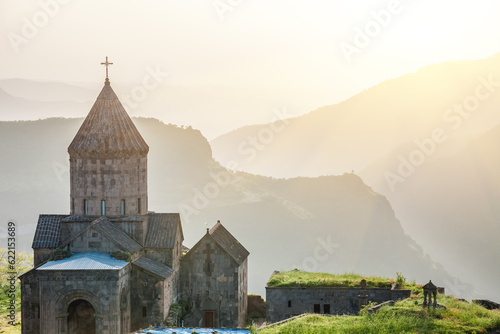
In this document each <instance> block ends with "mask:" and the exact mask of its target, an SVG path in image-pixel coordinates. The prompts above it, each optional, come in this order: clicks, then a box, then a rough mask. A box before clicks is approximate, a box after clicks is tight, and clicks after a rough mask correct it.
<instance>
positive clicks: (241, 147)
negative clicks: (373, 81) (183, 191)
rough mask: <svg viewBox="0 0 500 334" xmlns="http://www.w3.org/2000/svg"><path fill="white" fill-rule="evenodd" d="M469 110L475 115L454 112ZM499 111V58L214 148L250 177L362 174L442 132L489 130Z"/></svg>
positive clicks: (434, 72) (262, 128)
mask: <svg viewBox="0 0 500 334" xmlns="http://www.w3.org/2000/svg"><path fill="white" fill-rule="evenodd" d="M485 82H486V84H485ZM478 86H480V88H478ZM475 95H478V96H479V97H480V99H479V98H475ZM475 102H478V104H477V106H476V105H474V103H475ZM464 103H465V104H468V105H469V106H470V107H469V109H471V110H473V111H471V112H470V113H469V112H467V110H465V109H464V111H463V112H462V114H460V113H458V112H456V111H453V107H454V105H455V104H458V105H460V104H464ZM499 104H500V54H497V55H494V56H492V57H490V58H487V59H484V60H477V61H456V62H448V63H442V64H438V65H433V66H428V67H425V68H423V69H421V70H419V71H418V72H416V73H412V74H407V75H405V76H403V77H400V78H397V79H392V80H388V81H386V82H383V83H381V84H379V85H377V86H374V87H372V88H370V89H367V90H365V91H363V92H361V93H359V94H357V95H355V96H353V97H352V98H350V99H348V100H346V101H344V102H342V103H339V104H336V105H332V106H326V107H322V108H320V109H318V110H315V111H313V112H311V113H309V114H307V115H304V116H300V117H297V118H294V119H290V120H286V121H285V122H278V123H276V124H271V123H270V124H264V125H255V126H247V127H243V128H240V129H238V130H235V131H233V132H230V133H228V134H226V135H223V136H220V137H218V138H216V139H214V140H212V141H211V145H212V149H213V152H214V157H215V159H216V160H217V161H220V162H221V163H222V164H223V165H225V164H226V163H227V162H228V161H236V162H237V163H238V166H239V168H240V169H241V170H244V171H248V172H252V173H257V174H263V175H271V176H275V177H293V176H297V175H304V176H317V175H325V174H341V173H344V172H350V171H351V170H352V169H354V170H355V171H359V170H361V169H363V168H365V167H367V166H368V165H369V164H371V163H372V162H374V161H376V160H378V159H379V158H380V157H382V156H383V155H385V154H387V153H389V152H391V151H392V150H394V149H395V148H397V147H399V146H400V145H402V144H404V143H408V142H411V143H414V141H415V140H418V141H422V140H424V139H426V138H429V137H431V136H432V133H433V131H435V129H438V128H439V129H442V131H443V135H444V136H446V137H447V138H448V139H451V138H454V137H458V136H463V135H468V134H473V133H477V132H482V131H485V130H488V129H490V128H491V126H492V125H494V124H498V123H500V114H499V113H497V112H495V110H496V107H497V106H498V105H499ZM450 108H452V110H451V111H448V109H450ZM415 145H416V144H414V146H415ZM285 165H286V168H283V166H285Z"/></svg>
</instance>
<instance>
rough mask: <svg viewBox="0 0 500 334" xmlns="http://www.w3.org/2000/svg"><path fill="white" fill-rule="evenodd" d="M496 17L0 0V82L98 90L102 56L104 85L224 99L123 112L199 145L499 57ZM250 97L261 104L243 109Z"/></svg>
mask: <svg viewBox="0 0 500 334" xmlns="http://www.w3.org/2000/svg"><path fill="white" fill-rule="evenodd" d="M499 12H500V2H498V1H487V0H484V1H451V0H444V1H427V0H420V1H417V0H413V1H411V0H400V1H398V0H385V1H378V0H377V1H374V0H372V1H366V0H362V1H361V0H360V1H347V0H342V1H340V0H336V1H333V0H330V1H320V0H312V1H311V0H309V1H305V0H288V1H286V2H285V1H272V0H271V1H270V0H266V1H264V0H182V1H180V0H178V1H173V0H170V1H169V0H163V1H157V0H145V1H131V0H119V1H118V0H99V1H96V0H85V1H82V0H41V1H16V0H0V36H2V38H1V39H0V57H1V60H2V61H1V62H0V80H1V79H9V78H22V79H29V80H36V81H50V82H65V83H73V84H78V85H82V86H85V87H94V89H96V91H97V92H98V90H99V89H100V88H101V86H102V80H103V77H104V68H103V67H102V66H101V65H100V62H102V61H104V60H105V57H106V56H109V59H110V61H111V62H113V63H114V65H112V66H111V67H110V77H111V80H112V83H114V84H115V83H117V84H128V85H132V87H134V86H145V87H147V88H148V93H149V90H151V91H153V90H157V91H158V93H157V94H162V96H163V95H168V94H169V92H174V91H175V90H170V89H169V87H174V86H175V87H198V88H197V89H198V90H201V91H202V92H203V91H205V92H206V95H207V96H208V98H209V99H212V100H228V101H234V102H232V103H233V104H229V105H228V104H225V105H224V107H220V108H219V109H220V110H215V109H217V104H215V105H213V106H211V107H210V108H209V107H207V109H206V110H203V106H201V107H200V106H196V109H197V110H196V111H192V112H189V111H183V113H182V115H180V114H175V115H174V113H172V115H169V114H168V113H169V111H168V110H166V111H162V112H159V111H151V113H150V114H148V111H147V110H146V111H144V110H142V111H140V112H139V111H137V112H134V111H131V112H130V113H131V114H132V116H134V115H135V116H150V117H157V118H160V119H162V120H164V121H167V122H169V121H170V120H171V121H173V123H181V124H184V125H194V126H196V127H197V128H199V129H200V130H202V132H203V133H204V134H205V135H206V136H207V137H208V138H209V139H210V138H213V137H215V136H217V135H219V134H222V133H224V132H227V131H230V130H231V129H234V128H237V127H239V126H242V125H246V124H255V123H267V122H269V121H270V118H271V117H272V109H273V108H280V107H283V106H289V107H290V108H291V109H294V110H292V111H290V113H292V114H294V115H299V114H304V113H307V112H309V111H312V110H314V109H316V108H318V107H321V106H323V105H328V104H334V103H338V102H341V101H343V100H345V99H347V98H348V97H350V96H353V95H355V94H356V93H358V92H360V91H362V90H364V89H366V88H369V87H371V86H373V85H375V84H377V83H380V82H383V81H385V80H387V79H389V78H394V77H398V76H401V75H404V74H406V73H411V72H415V71H416V70H418V69H419V68H421V67H424V66H427V65H431V64H436V63H441V62H444V61H449V60H464V59H481V58H486V57H488V56H491V55H493V54H495V53H498V52H500V39H498V37H497V36H496V35H497V34H496V33H497V32H498V31H500V20H498V13H499ZM153 73H156V77H157V78H158V79H159V80H157V81H154V80H153V79H154V78H155V74H153ZM160 92H161V93H160ZM148 96H149V97H150V98H151V99H153V98H154V94H153V93H151V94H149V95H148ZM253 99H255V100H257V99H263V100H266V101H269V103H268V104H258V105H257V106H256V107H255V108H254V109H249V108H243V107H242V105H243V104H246V105H248V104H250V105H251V102H252V100H253ZM159 101H161V99H159ZM299 102H300V103H299ZM249 110H250V111H249ZM202 114H203V116H202ZM210 115H212V116H213V117H212V118H216V119H217V120H216V121H213V120H210ZM61 116H64V115H61Z"/></svg>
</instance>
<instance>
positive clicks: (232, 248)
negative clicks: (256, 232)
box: [209, 222, 250, 265]
mask: <svg viewBox="0 0 500 334" xmlns="http://www.w3.org/2000/svg"><path fill="white" fill-rule="evenodd" d="M209 234H210V236H211V237H212V238H213V239H214V240H215V241H216V242H217V243H218V244H219V245H220V246H221V247H222V249H224V250H225V251H226V253H228V254H229V255H230V256H231V257H232V258H233V259H234V260H235V261H236V262H237V263H238V265H240V264H242V263H243V261H245V259H246V258H247V257H248V255H249V254H250V253H249V252H248V251H247V250H246V249H245V247H243V245H242V244H240V242H239V241H238V240H236V238H235V237H233V235H232V234H231V233H229V231H228V230H226V228H225V227H224V226H222V224H221V223H220V222H217V224H215V226H214V227H212V229H211V230H210V232H209Z"/></svg>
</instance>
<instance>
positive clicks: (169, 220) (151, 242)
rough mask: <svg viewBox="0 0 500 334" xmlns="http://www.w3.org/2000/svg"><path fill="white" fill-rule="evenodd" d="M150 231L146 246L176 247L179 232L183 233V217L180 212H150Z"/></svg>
mask: <svg viewBox="0 0 500 334" xmlns="http://www.w3.org/2000/svg"><path fill="white" fill-rule="evenodd" d="M148 216H149V224H148V233H147V235H146V242H145V244H144V247H152V248H174V247H175V240H176V238H177V233H180V234H181V241H182V240H184V235H183V233H182V226H181V218H180V215H179V214H178V213H149V214H148Z"/></svg>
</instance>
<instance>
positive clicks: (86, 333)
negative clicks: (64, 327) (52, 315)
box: [68, 299, 96, 334]
mask: <svg viewBox="0 0 500 334" xmlns="http://www.w3.org/2000/svg"><path fill="white" fill-rule="evenodd" d="M68 333H71V334H96V323H95V309H94V306H92V304H91V303H89V302H88V301H86V300H84V299H77V300H75V301H73V302H72V303H71V304H69V306H68Z"/></svg>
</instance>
